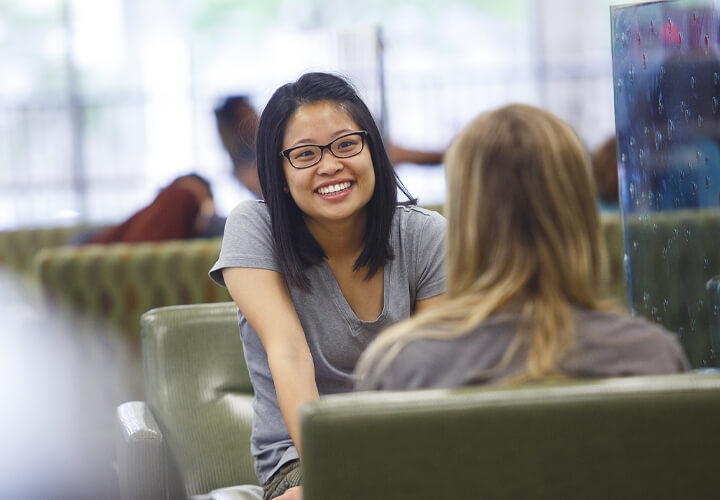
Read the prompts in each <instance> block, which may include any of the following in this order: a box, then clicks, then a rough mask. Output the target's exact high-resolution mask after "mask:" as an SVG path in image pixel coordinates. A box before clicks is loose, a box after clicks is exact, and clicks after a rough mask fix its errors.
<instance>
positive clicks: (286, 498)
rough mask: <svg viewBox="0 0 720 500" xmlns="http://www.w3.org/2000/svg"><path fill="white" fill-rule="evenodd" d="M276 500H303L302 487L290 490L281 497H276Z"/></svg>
mask: <svg viewBox="0 0 720 500" xmlns="http://www.w3.org/2000/svg"><path fill="white" fill-rule="evenodd" d="M275 500H302V486H295V487H294V488H290V489H289V490H287V491H286V492H285V493H283V494H282V495H280V496H279V497H275Z"/></svg>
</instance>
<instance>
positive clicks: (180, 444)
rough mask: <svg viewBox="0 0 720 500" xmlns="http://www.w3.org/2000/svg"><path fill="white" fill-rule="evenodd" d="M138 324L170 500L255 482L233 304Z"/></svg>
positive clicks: (164, 311) (167, 312)
mask: <svg viewBox="0 0 720 500" xmlns="http://www.w3.org/2000/svg"><path fill="white" fill-rule="evenodd" d="M141 325H142V327H141V336H142V358H143V372H144V379H145V396H146V401H147V404H148V406H149V407H150V409H151V410H152V413H153V415H154V416H155V419H156V420H157V422H158V425H159V427H160V429H161V431H162V433H163V437H164V439H165V443H166V446H167V450H168V463H169V477H170V483H171V484H170V485H169V491H170V493H171V498H181V497H182V498H185V497H187V496H191V495H195V494H200V493H205V492H208V491H210V490H213V489H215V488H220V487H224V486H232V485H236V484H248V483H256V482H257V477H256V475H255V472H254V469H253V458H252V456H251V455H250V428H251V421H252V408H251V405H252V399H253V396H252V385H251V383H250V378H249V375H248V370H247V366H246V364H245V358H244V355H243V348H242V342H241V340H240V334H239V331H238V324H237V308H236V307H235V304H233V303H232V302H226V303H217V304H196V305H189V306H170V307H162V308H158V309H154V310H151V311H149V312H147V313H146V314H144V315H143V316H142V320H141Z"/></svg>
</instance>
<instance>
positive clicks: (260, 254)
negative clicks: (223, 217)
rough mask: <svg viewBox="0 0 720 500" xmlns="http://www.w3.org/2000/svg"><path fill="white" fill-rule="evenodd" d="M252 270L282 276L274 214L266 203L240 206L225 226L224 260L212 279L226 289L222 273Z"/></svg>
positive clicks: (221, 260) (254, 201)
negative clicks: (233, 269)
mask: <svg viewBox="0 0 720 500" xmlns="http://www.w3.org/2000/svg"><path fill="white" fill-rule="evenodd" d="M226 267H249V268H255V269H269V270H271V271H278V272H280V267H279V265H278V263H277V259H276V257H275V252H274V250H273V240H272V229H271V223H270V213H269V212H268V210H267V205H265V203H264V202H262V201H257V200H248V201H244V202H242V203H240V204H239V205H238V206H236V207H235V208H234V209H233V211H232V212H230V216H229V217H228V219H227V222H226V223H225V234H224V235H223V240H222V247H221V248H220V256H219V257H218V260H217V262H216V263H215V265H214V266H213V267H212V269H210V273H209V275H210V278H211V279H212V280H213V281H214V282H215V283H217V284H218V285H221V286H225V280H224V279H223V275H222V270H223V269H224V268H226Z"/></svg>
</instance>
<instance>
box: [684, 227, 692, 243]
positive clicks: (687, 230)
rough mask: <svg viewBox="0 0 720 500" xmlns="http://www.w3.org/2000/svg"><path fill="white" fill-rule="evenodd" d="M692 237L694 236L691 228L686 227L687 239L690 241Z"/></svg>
mask: <svg viewBox="0 0 720 500" xmlns="http://www.w3.org/2000/svg"><path fill="white" fill-rule="evenodd" d="M691 238H692V233H691V232H690V230H689V229H686V230H685V241H690V239H691Z"/></svg>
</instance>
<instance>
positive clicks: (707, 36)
mask: <svg viewBox="0 0 720 500" xmlns="http://www.w3.org/2000/svg"><path fill="white" fill-rule="evenodd" d="M709 51H710V35H708V34H707V33H705V53H706V54H707V53H708V52H709Z"/></svg>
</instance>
